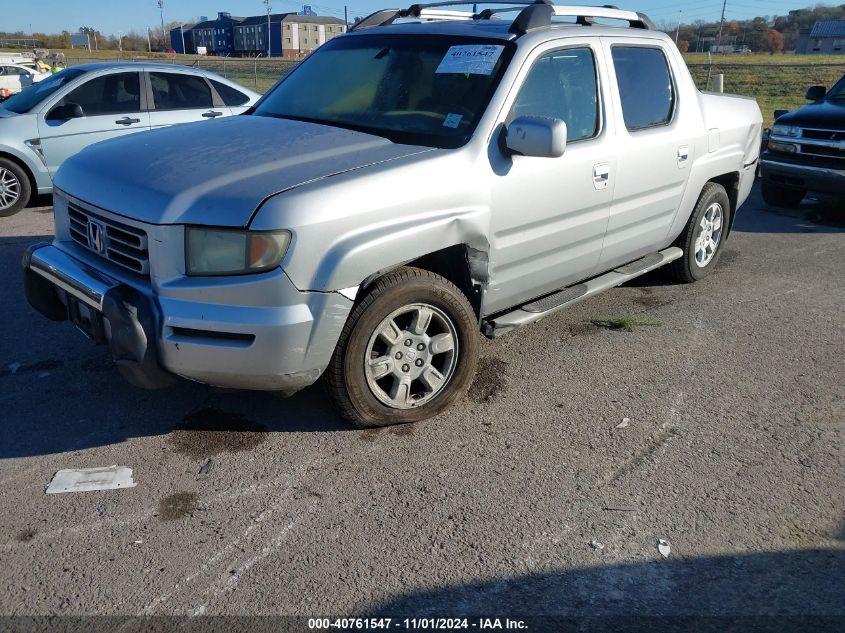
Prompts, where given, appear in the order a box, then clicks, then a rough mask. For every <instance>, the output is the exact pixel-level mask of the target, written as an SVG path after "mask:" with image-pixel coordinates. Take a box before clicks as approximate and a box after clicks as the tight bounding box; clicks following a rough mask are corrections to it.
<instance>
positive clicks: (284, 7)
mask: <svg viewBox="0 0 845 633" xmlns="http://www.w3.org/2000/svg"><path fill="white" fill-rule="evenodd" d="M347 1H348V5H347V6H348V9H349V19H350V20H351V19H353V18H354V17H355V16H359V15H360V16H363V15H368V14H369V13H372V12H373V11H375V10H377V9H381V8H384V7H388V6H392V7H395V6H397V5H401V6H405V5H402V4H401V3H399V2H397V0H386V2H385V4H381V3H379V2H378V0H347ZM417 1H419V0H417ZM841 1H842V0H835V1H833V2H821V4H825V5H831V6H834V5H837V4H840V3H841ZM324 2H328V3H330V4H322V3H324ZM343 2H344V0H317V3H311V7H312V8H313V10H314V12H315V13H317V14H319V15H335V16H337V17H341V18H342V17H343V7H344V5H343ZM404 2H405V3H406V4H408V5H410V4H412V3H413V2H412V0H404ZM605 2H607V0H593V1H592V2H590V1H589V0H587V1H586V2H584V4H596V5H598V4H604V3H605ZM2 4H3V5H5V6H3V10H2V12H0V31H10V32H14V31H18V30H20V31H23V32H24V33H31V32H33V31H34V32H40V33H60V32H61V31H65V30H66V31H71V32H75V31H77V30H78V29H79V27H81V26H90V27H92V28H95V29H97V30H99V31H100V32H101V33H105V34H109V35H117V34H119V33H126V32H128V31H129V30H133V29H134V30H135V31H138V32H143V31H144V29H145V28H147V27H155V26H156V25H159V24H160V23H161V20H160V17H159V10H158V3H157V2H156V0H38V2H37V3H36V2H26V1H24V2H20V1H14V0H2ZM303 4H304V2H296V1H294V0H271V6H272V10H273V12H274V13H285V12H289V11H299V10H301V9H302V5H303ZM559 4H568V2H564V1H562V0H559ZM573 4H574V2H573ZM616 4H618V6H619V7H620V8H623V9H632V10H636V11H643V12H645V13H646V14H647V15H649V17H651V18H652V20H654V21H655V22H656V23H658V24H676V23H677V21H678V18H679V17H680V18H681V20H683V22H685V23H690V22H693V21H695V20H707V21H717V20H718V19H719V16H720V14H721V11H722V0H680V1H679V2H673V1H671V0H637V1H636V2H633V1H632V2H624V1H622V0H616ZM815 4H816V2H815V1H814V0H804V1H802V0H738V1H736V2H734V1H733V0H727V9H726V10H725V19H727V20H742V19H747V18H753V17H755V16H758V15H784V14H786V13H787V12H788V11H789V10H790V9H799V8H804V7H807V6H812V5H815ZM218 11H228V12H230V13H231V14H233V15H243V16H246V15H262V14H263V13H264V2H263V0H164V21H165V22H172V21H181V20H184V21H190V20H193V19H195V18H196V17H198V16H201V15H205V16H208V17H213V16H216V15H217V12H218Z"/></svg>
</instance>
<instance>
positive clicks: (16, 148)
mask: <svg viewBox="0 0 845 633" xmlns="http://www.w3.org/2000/svg"><path fill="white" fill-rule="evenodd" d="M0 156H5V157H8V158H11V159H12V160H14V161H15V162H17V163H20V164H21V165H23V166H24V167H25V168H26V170H27V171H28V172H29V173H30V175H31V176H32V178H33V180H34V181H35V189H37V191H38V193H48V192H49V191H51V190H52V188H53V181H52V179H51V178H50V172H49V171H47V166H46V165H45V164H44V161H43V160H42V159H41V156H40V155H39V154H38V153H37V152H36V151H35V150H34V149H32V148H30V147H27V146H26V145H23V144H21V145H18V144H17V143H15V144H9V143H2V144H0Z"/></svg>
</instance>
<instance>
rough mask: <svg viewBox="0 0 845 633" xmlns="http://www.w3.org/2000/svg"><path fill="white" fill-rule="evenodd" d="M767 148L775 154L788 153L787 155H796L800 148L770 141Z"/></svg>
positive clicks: (790, 144)
mask: <svg viewBox="0 0 845 633" xmlns="http://www.w3.org/2000/svg"><path fill="white" fill-rule="evenodd" d="M767 147H768V148H769V149H770V150H772V151H773V152H786V153H787V154H794V153H795V152H797V151H798V146H797V145H793V144H792V143H778V142H777V141H769V144H768V145H767Z"/></svg>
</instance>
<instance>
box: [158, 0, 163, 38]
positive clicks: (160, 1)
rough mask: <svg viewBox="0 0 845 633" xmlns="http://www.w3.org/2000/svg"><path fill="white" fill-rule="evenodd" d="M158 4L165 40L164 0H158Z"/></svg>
mask: <svg viewBox="0 0 845 633" xmlns="http://www.w3.org/2000/svg"><path fill="white" fill-rule="evenodd" d="M156 2H157V4H158V14H159V17H161V39H162V40H164V39H165V38H164V0H156Z"/></svg>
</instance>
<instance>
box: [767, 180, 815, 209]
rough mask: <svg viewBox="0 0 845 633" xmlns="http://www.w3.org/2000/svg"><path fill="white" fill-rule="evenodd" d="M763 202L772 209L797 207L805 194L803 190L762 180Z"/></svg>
mask: <svg viewBox="0 0 845 633" xmlns="http://www.w3.org/2000/svg"><path fill="white" fill-rule="evenodd" d="M762 189H763V200H764V201H765V203H766V204H768V205H771V206H773V207H787V208H792V207H797V206H798V205H799V204H801V201H802V200H803V199H804V195H805V194H806V193H807V192H806V191H804V190H803V189H793V188H791V187H784V186H782V185H779V184H777V183H774V182H772V181H771V180H767V179H765V178H764V179H763V186H762Z"/></svg>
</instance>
